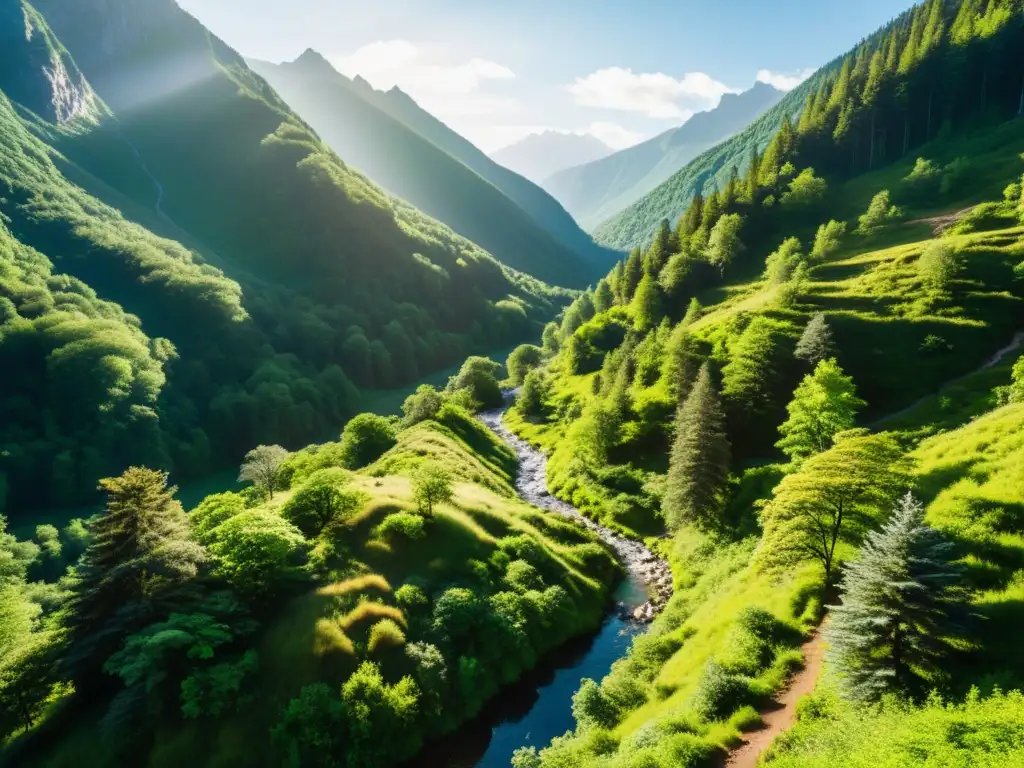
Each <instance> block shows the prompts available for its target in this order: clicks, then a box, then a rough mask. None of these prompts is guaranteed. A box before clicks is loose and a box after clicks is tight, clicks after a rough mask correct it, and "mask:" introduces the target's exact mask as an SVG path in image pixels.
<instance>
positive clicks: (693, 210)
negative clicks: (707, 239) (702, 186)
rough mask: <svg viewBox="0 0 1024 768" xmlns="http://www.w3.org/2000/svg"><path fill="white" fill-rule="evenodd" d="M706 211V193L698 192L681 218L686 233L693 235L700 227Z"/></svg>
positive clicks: (682, 227)
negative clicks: (702, 215)
mask: <svg viewBox="0 0 1024 768" xmlns="http://www.w3.org/2000/svg"><path fill="white" fill-rule="evenodd" d="M703 212H704V195H702V194H701V193H700V192H698V193H697V194H696V195H695V196H694V198H693V199H692V200H691V201H690V207H689V208H687V209H686V213H684V214H683V218H682V219H681V220H680V229H682V231H683V233H684V234H686V235H692V234H693V233H694V232H696V231H697V230H698V229H700V226H701V223H702V219H701V214H703Z"/></svg>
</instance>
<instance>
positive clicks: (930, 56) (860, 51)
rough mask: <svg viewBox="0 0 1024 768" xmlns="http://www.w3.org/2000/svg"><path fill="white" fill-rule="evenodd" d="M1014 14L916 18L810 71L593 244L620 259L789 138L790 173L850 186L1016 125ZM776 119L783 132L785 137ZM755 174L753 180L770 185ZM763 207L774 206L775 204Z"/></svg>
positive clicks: (994, 7) (930, 7) (999, 7)
mask: <svg viewBox="0 0 1024 768" xmlns="http://www.w3.org/2000/svg"><path fill="white" fill-rule="evenodd" d="M1019 11H1020V9H1019V7H1018V6H1016V5H1015V4H1014V3H1013V2H1010V1H1009V0H1006V1H1000V2H993V3H990V4H988V5H987V6H985V7H984V8H982V7H981V6H980V5H979V4H974V3H962V4H954V5H948V6H947V5H944V4H942V3H938V4H936V2H928V3H923V4H921V5H918V6H916V7H915V8H914V9H912V10H911V11H907V12H906V13H904V14H902V15H901V16H900V17H899V18H897V19H896V20H894V21H893V22H891V23H890V24H889V25H887V26H886V27H884V28H883V29H881V30H879V31H878V32H876V33H875V34H873V35H871V36H870V37H869V38H867V39H866V40H864V41H863V42H862V43H860V44H859V45H858V46H857V47H856V48H854V49H853V50H852V51H849V52H848V53H847V54H846V55H844V56H842V57H840V58H839V59H837V60H835V61H833V62H832V63H830V64H828V65H827V66H825V67H824V68H822V69H821V70H819V71H818V72H817V73H816V74H815V75H814V76H813V77H811V78H810V79H809V80H808V81H807V82H805V83H804V84H803V85H801V86H800V87H799V88H797V89H795V90H794V91H791V92H790V93H789V94H788V95H787V96H786V97H785V98H784V99H783V100H782V101H781V102H780V103H779V104H778V105H777V106H776V107H775V108H774V109H772V110H770V111H769V112H768V113H766V114H765V115H764V116H763V117H761V118H760V119H759V120H757V121H755V122H754V123H753V124H751V125H750V126H749V127H748V128H747V129H746V130H744V131H743V132H741V133H740V134H738V135H737V136H735V137H733V138H732V139H730V140H729V141H727V142H725V143H723V144H721V145H719V146H717V147H714V148H713V149H711V150H708V151H707V152H705V153H704V154H703V155H701V156H700V157H698V158H696V159H695V160H694V161H692V162H691V163H690V164H689V165H687V166H686V167H685V168H683V169H682V170H681V171H679V172H678V173H677V174H676V175H675V176H673V177H672V178H670V179H669V180H668V181H666V182H665V183H664V184H662V185H661V186H660V187H658V188H657V189H655V190H654V191H653V192H651V193H650V194H649V195H647V196H646V197H645V198H643V199H641V200H639V201H637V203H635V204H634V205H633V206H631V207H630V208H628V209H627V210H625V211H623V212H622V213H621V214H619V215H617V216H615V217H614V218H613V219H611V220H609V221H607V222H605V223H604V224H603V225H602V226H601V227H600V228H599V229H598V230H597V231H596V232H595V238H596V239H597V240H598V241H599V242H602V243H604V244H606V245H609V246H613V247H618V248H625V247H636V246H640V245H642V244H643V243H645V242H646V241H649V240H650V238H651V237H653V235H654V233H655V232H656V231H657V229H658V226H659V225H660V222H661V221H663V220H668V221H670V222H674V221H676V219H678V217H679V216H680V215H681V214H682V212H683V211H684V210H685V208H686V206H687V204H688V203H689V202H690V201H691V200H692V199H693V198H694V197H695V196H697V195H701V194H704V195H707V194H708V193H713V192H714V191H716V190H717V191H719V192H725V191H726V188H727V186H728V184H729V179H730V178H731V177H732V176H733V175H734V174H738V175H739V176H741V177H742V176H743V175H745V174H750V173H751V167H752V165H753V164H760V163H761V162H762V161H763V158H762V157H761V153H762V152H767V151H768V150H769V143H770V141H771V139H772V137H773V135H774V136H777V134H778V132H779V131H780V130H791V129H792V128H793V126H795V127H796V131H797V134H798V135H799V139H798V141H797V143H798V144H799V147H797V146H794V147H790V148H788V149H793V150H796V151H797V152H798V154H799V157H794V158H793V162H794V164H795V166H797V167H813V168H815V169H816V170H817V171H818V173H819V174H823V173H828V174H837V175H839V176H842V177H849V176H852V175H856V174H859V173H863V172H864V171H866V170H870V169H872V168H875V167H878V166H881V165H885V164H887V163H890V162H893V161H894V160H897V159H900V158H903V157H906V156H907V155H908V153H910V152H912V151H913V150H914V149H915V148H916V147H919V146H921V145H922V144H925V143H927V142H929V141H931V140H933V139H936V138H939V139H943V138H950V137H952V136H954V135H955V134H956V133H957V132H961V133H962V132H963V131H965V130H970V129H971V128H973V127H976V126H978V125H981V124H985V123H991V122H998V121H1001V120H1007V119H1010V118H1013V117H1019V116H1020V115H1021V114H1022V110H1024V101H1022V99H1021V93H1022V79H1021V78H1022V75H1021V70H1022V69H1024V62H1022V61H1021V55H1020V51H1019V46H1017V44H1016V43H1017V41H1019V39H1020V36H1021V34H1022V32H1021V27H1022V16H1021V14H1020V12H1019ZM798 116H799V117H800V121H799V125H796V118H797V117H798ZM785 118H789V121H790V122H791V123H792V125H790V126H789V127H788V128H787V127H786V126H785V122H786V120H785ZM780 126H781V127H780ZM752 161H754V162H753V163H752ZM772 162H774V159H772ZM780 167H781V166H778V167H773V168H772V171H771V172H775V171H776V170H778V168H780ZM755 172H756V174H757V175H758V176H759V177H760V179H761V180H764V179H765V178H766V177H767V175H768V174H766V173H765V172H764V171H763V170H759V169H755ZM771 197H772V201H773V202H775V201H776V198H777V196H776V195H771Z"/></svg>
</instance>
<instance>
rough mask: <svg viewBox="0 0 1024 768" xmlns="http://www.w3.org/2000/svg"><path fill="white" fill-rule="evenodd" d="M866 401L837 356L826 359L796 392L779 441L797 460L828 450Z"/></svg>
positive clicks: (853, 421)
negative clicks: (832, 358) (836, 359)
mask: <svg viewBox="0 0 1024 768" xmlns="http://www.w3.org/2000/svg"><path fill="white" fill-rule="evenodd" d="M864 405H865V403H864V401H863V400H861V399H860V398H859V397H857V390H856V387H854V385H853V379H852V378H851V377H849V376H846V375H845V374H844V373H843V369H842V368H840V367H839V364H838V363H837V362H836V361H835V360H831V359H830V360H823V361H822V362H820V363H818V366H817V367H816V368H815V369H814V373H809V374H808V375H807V376H805V377H804V380H803V381H802V382H800V386H798V387H797V389H796V392H794V393H793V400H792V402H790V404H789V406H788V410H789V419H787V420H786V421H785V422H784V423H783V424H782V426H780V427H779V432H780V433H781V434H782V439H781V440H779V442H777V443H776V445H777V446H778V447H779V448H781V449H782V451H783V453H785V454H786V455H788V456H789V457H790V458H791V459H792V460H793V461H796V462H799V461H803V460H804V459H806V458H808V457H809V456H813V455H814V454H816V453H821V452H822V451H827V450H828V449H829V448H831V447H832V441H833V440H834V438H835V436H836V435H837V434H839V433H840V432H845V431H847V430H849V429H853V427H854V424H855V423H856V418H857V411H858V410H859V409H860V408H861V407H863V406H864Z"/></svg>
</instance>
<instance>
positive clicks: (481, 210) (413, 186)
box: [250, 51, 612, 288]
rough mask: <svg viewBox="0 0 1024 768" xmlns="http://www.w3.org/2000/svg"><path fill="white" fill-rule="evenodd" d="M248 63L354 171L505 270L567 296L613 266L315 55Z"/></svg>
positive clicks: (309, 53) (310, 52)
mask: <svg viewBox="0 0 1024 768" xmlns="http://www.w3.org/2000/svg"><path fill="white" fill-rule="evenodd" d="M250 63H251V66H252V67H253V69H254V71H255V72H257V73H258V74H259V75H261V76H263V77H265V78H266V79H267V81H268V82H269V83H270V85H271V86H272V87H273V88H274V90H275V91H277V92H278V93H279V94H280V95H281V96H282V98H284V99H285V100H286V101H287V102H288V103H289V105H290V106H291V107H292V108H293V109H294V110H295V111H296V113H298V114H299V115H300V116H301V117H302V118H303V119H305V120H306V121H307V122H308V123H309V124H310V125H311V126H312V127H313V129H314V130H316V131H317V133H318V134H319V135H320V136H321V137H322V138H323V140H324V141H325V142H327V144H329V145H330V146H331V147H332V148H333V149H334V150H335V151H336V152H337V153H338V154H339V155H340V156H341V157H344V158H345V159H346V161H347V162H348V163H350V164H351V165H352V166H353V167H354V168H358V169H359V170H360V171H361V172H363V173H365V174H366V175H367V176H369V177H370V178H371V179H373V180H374V181H375V182H376V183H378V184H380V185H382V186H383V187H385V188H386V189H387V190H389V191H390V192H392V193H393V194H395V195H398V196H399V197H401V198H403V199H404V200H408V201H409V202H410V203H412V204H413V205H415V206H416V207H418V208H419V209H420V210H422V211H424V212H425V213H427V214H429V215H431V216H434V217H436V218H437V219H439V220H440V221H443V222H445V223H447V224H448V225H449V226H451V227H452V228H453V229H455V230H456V231H458V232H459V233H461V234H463V235H465V236H466V237H468V238H470V239H472V240H473V241H474V242H476V243H479V244H480V245H481V246H483V247H484V248H486V249H488V250H489V251H490V252H491V253H493V254H494V255H495V256H496V257H497V258H498V259H500V260H501V261H502V262H503V263H505V264H507V265H509V266H511V267H514V268H516V269H519V270H522V271H524V272H527V273H528V274H531V275H533V276H535V277H538V278H540V279H542V280H546V281H548V282H550V283H553V284H556V285H563V286H568V287H573V288H582V287H585V286H586V285H587V283H588V282H590V281H591V280H592V279H593V278H596V277H600V275H602V274H603V273H604V272H606V271H607V269H608V268H609V267H610V266H611V263H612V260H611V258H606V259H604V260H602V261H600V262H597V261H594V260H592V259H590V258H585V257H584V256H583V255H582V254H579V253H577V252H575V251H573V250H571V249H570V248H569V247H567V246H566V245H565V244H563V243H561V242H559V241H558V240H556V239H555V238H554V236H552V235H551V234H550V233H549V232H547V231H546V230H545V229H544V227H542V226H541V225H540V224H539V223H538V222H537V221H535V220H534V219H533V218H531V216H530V215H528V214H527V213H526V212H525V211H524V210H523V209H521V208H520V207H519V206H518V205H516V204H515V203H514V202H513V201H512V200H510V199H509V198H508V197H506V195H505V194H503V192H502V191H501V190H500V189H499V188H498V187H496V186H494V185H493V184H491V183H490V182H488V181H487V180H486V179H484V178H482V177H481V176H479V175H478V174H477V173H476V172H474V171H473V170H472V169H470V168H469V167H467V166H466V165H463V163H462V162H460V161H459V160H458V159H456V158H453V157H452V156H451V155H449V154H448V153H447V152H446V151H445V150H444V149H442V148H441V147H439V146H437V145H436V144H434V143H433V142H431V141H430V140H428V139H425V138H423V137H422V136H420V135H419V134H418V133H416V132H415V130H414V129H411V128H408V127H406V125H405V124H404V123H402V122H401V121H399V120H396V119H394V118H393V117H391V116H390V115H389V114H387V113H386V112H385V111H383V110H381V109H378V108H377V107H376V106H375V105H374V103H373V102H374V101H376V99H374V98H372V97H371V96H369V95H367V89H366V88H360V87H359V86H358V85H357V84H355V83H353V82H352V81H350V80H348V78H346V77H345V76H344V75H342V74H341V73H339V72H337V71H336V70H335V69H334V68H333V67H332V66H331V65H330V63H329V62H328V61H327V60H326V59H324V58H323V57H322V56H320V54H318V53H316V52H314V51H307V52H306V53H305V54H303V55H302V56H301V57H300V58H298V59H297V60H296V61H294V62H291V63H286V64H270V63H268V62H258V61H254V62H250ZM369 93H371V94H372V93H373V92H372V91H370V92H369ZM378 96H380V97H384V96H385V95H384V94H378ZM540 194H543V193H540ZM567 218H568V217H567ZM590 250H592V251H594V250H596V249H595V248H594V247H593V246H591V248H590ZM609 256H610V254H609Z"/></svg>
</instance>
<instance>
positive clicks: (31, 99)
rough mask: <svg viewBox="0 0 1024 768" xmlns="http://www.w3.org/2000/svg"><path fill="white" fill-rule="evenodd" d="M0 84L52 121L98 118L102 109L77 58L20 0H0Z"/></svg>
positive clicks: (16, 98) (20, 102)
mask: <svg viewBox="0 0 1024 768" xmlns="http://www.w3.org/2000/svg"><path fill="white" fill-rule="evenodd" d="M0 90H2V91H3V92H4V93H5V94H7V96H8V98H10V99H11V100H12V101H14V102H15V103H17V104H20V105H21V106H23V107H25V108H26V109H30V110H31V111H33V112H35V113H36V114H37V115H39V116H40V117H41V118H43V119H44V120H47V121H49V122H51V123H57V124H64V123H68V122H71V121H72V120H76V119H79V118H84V119H93V118H95V117H97V116H98V115H99V113H100V111H101V105H100V103H99V100H98V99H97V98H96V94H95V93H94V92H93V90H92V88H91V87H90V86H89V83H88V81H87V80H86V78H85V76H84V75H83V74H82V73H81V72H80V71H79V69H78V67H77V66H76V65H75V62H74V60H73V59H72V58H71V56H70V55H69V54H68V52H67V51H66V50H64V48H63V47H62V46H61V45H60V43H59V42H58V41H57V40H56V38H55V37H54V35H53V33H52V32H51V30H50V29H49V27H48V26H47V25H46V22H45V21H43V19H42V17H41V16H40V15H39V14H38V13H37V12H36V11H35V10H34V9H32V8H31V7H30V6H28V5H25V4H24V3H23V2H21V0H0Z"/></svg>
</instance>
